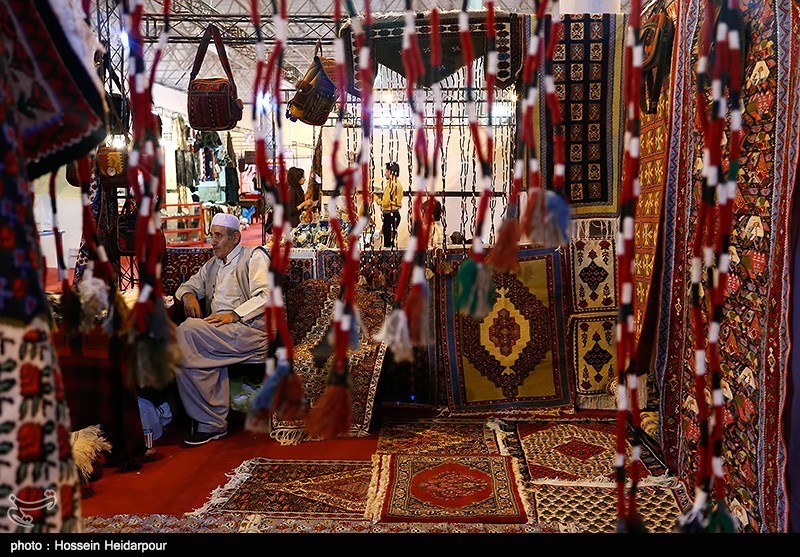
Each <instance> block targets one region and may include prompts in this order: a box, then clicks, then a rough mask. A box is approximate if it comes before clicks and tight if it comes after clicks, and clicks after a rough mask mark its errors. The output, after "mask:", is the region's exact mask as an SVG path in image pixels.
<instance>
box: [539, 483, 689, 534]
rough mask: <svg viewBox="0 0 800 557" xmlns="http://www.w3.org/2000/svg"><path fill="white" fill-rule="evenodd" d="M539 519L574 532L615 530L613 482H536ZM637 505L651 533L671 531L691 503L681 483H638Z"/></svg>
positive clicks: (615, 516)
mask: <svg viewBox="0 0 800 557" xmlns="http://www.w3.org/2000/svg"><path fill="white" fill-rule="evenodd" d="M532 489H533V493H534V497H535V499H536V504H535V506H536V514H537V519H538V520H539V521H540V522H545V523H546V522H557V523H559V524H561V525H564V526H566V527H567V528H568V529H569V530H571V531H576V532H587V533H614V532H615V531H616V527H617V507H616V501H617V499H616V487H615V486H614V484H605V485H602V484H601V485H598V484H583V485H582V484H574V483H573V484H568V485H560V484H533V486H532ZM636 501H637V508H638V510H639V512H640V513H641V515H642V518H643V519H644V524H645V527H646V528H647V531H648V532H654V533H655V532H661V533H666V532H672V531H673V529H674V527H675V523H676V521H677V518H678V515H679V514H680V513H681V510H682V509H685V508H686V507H687V504H688V498H687V497H686V490H685V488H684V487H683V485H682V484H678V485H677V486H676V487H667V486H656V485H651V486H641V485H640V486H639V489H638V491H637V494H636Z"/></svg>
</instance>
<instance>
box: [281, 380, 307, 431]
mask: <svg viewBox="0 0 800 557" xmlns="http://www.w3.org/2000/svg"><path fill="white" fill-rule="evenodd" d="M307 402H308V401H307V399H306V390H305V388H304V387H303V382H302V381H301V380H300V377H299V376H298V375H297V374H296V373H294V371H292V372H291V373H289V375H288V376H286V378H285V379H284V380H283V381H281V383H280V384H279V385H278V390H277V392H276V393H275V399H274V404H273V407H272V411H273V412H274V413H275V415H276V416H277V417H278V418H279V419H281V420H286V421H289V420H296V419H298V418H302V417H303V415H305V413H306V410H307Z"/></svg>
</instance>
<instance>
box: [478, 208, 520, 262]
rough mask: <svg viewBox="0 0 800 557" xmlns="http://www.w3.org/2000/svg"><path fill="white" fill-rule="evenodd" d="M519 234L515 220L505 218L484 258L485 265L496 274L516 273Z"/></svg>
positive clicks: (518, 227) (518, 226)
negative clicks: (490, 249)
mask: <svg viewBox="0 0 800 557" xmlns="http://www.w3.org/2000/svg"><path fill="white" fill-rule="evenodd" d="M520 234H521V228H520V225H519V221H518V220H517V219H515V218H507V219H505V220H504V221H503V224H502V225H501V226H500V231H499V232H498V234H497V241H496V242H495V243H494V246H493V247H492V251H491V253H489V256H488V257H487V258H486V263H487V264H488V265H490V266H491V267H492V268H494V270H495V271H497V272H498V273H516V272H517V269H519V261H518V257H517V254H518V252H519V250H518V248H519V238H520Z"/></svg>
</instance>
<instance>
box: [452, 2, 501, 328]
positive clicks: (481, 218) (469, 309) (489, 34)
mask: <svg viewBox="0 0 800 557" xmlns="http://www.w3.org/2000/svg"><path fill="white" fill-rule="evenodd" d="M467 3H468V2H467V1H466V0H465V1H464V2H463V3H462V6H461V13H460V14H459V19H458V31H459V40H460V45H461V51H462V56H463V59H464V65H465V66H466V67H467V83H466V91H465V93H466V102H467V116H468V120H469V129H470V135H471V137H472V142H473V144H474V147H475V154H476V155H477V158H478V163H479V164H480V168H481V178H482V181H481V195H480V198H479V200H478V210H477V215H476V218H475V227H474V233H473V237H472V250H471V253H470V259H469V260H467V261H465V262H464V263H462V264H461V265H460V266H459V269H458V274H457V276H456V290H457V291H458V293H457V295H456V300H455V305H456V309H457V310H458V311H459V312H461V313H466V314H469V315H472V316H473V317H474V318H476V319H483V318H484V317H486V315H488V313H489V311H490V310H491V307H492V303H493V301H494V281H493V278H492V270H491V269H490V268H489V267H487V265H486V263H485V259H486V251H485V248H484V245H483V238H482V236H483V232H484V227H485V224H486V212H487V211H486V209H487V208H488V206H489V198H490V197H491V196H492V195H493V179H492V162H491V159H492V157H493V152H492V151H493V149H494V136H493V121H492V112H493V107H492V104H493V100H494V85H495V83H496V81H497V48H496V29H495V25H494V20H495V18H494V2H493V1H491V0H490V1H489V2H487V14H486V40H487V53H486V99H487V103H488V105H487V119H488V122H487V123H488V125H487V130H486V145H485V147H484V146H483V144H482V142H481V137H480V131H479V126H478V110H477V107H476V103H475V94H474V87H475V85H474V84H475V70H474V67H473V64H474V61H475V53H474V50H473V47H472V38H471V36H470V30H469V13H468V12H467Z"/></svg>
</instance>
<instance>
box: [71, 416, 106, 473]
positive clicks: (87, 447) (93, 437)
mask: <svg viewBox="0 0 800 557" xmlns="http://www.w3.org/2000/svg"><path fill="white" fill-rule="evenodd" d="M69 440H70V444H71V445H72V459H73V460H74V461H75V466H77V468H78V472H79V473H80V475H81V480H82V481H83V483H86V482H88V481H89V478H90V477H91V476H92V473H93V472H94V464H95V462H97V459H98V457H99V456H100V453H101V452H103V451H110V450H111V443H109V442H108V440H107V439H106V438H105V437H104V436H103V431H102V430H101V429H100V426H99V425H92V426H89V427H86V428H84V429H79V430H78V431H73V432H72V434H71V435H70V439H69Z"/></svg>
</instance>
